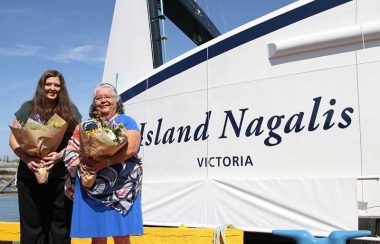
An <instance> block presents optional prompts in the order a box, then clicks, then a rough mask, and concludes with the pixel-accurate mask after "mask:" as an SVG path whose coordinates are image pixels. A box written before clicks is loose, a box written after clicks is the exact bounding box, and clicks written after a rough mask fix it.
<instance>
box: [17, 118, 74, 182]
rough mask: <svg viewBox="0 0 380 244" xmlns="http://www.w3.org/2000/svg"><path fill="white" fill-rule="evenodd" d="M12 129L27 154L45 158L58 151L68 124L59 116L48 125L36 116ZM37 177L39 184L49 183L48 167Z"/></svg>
mask: <svg viewBox="0 0 380 244" xmlns="http://www.w3.org/2000/svg"><path fill="white" fill-rule="evenodd" d="M10 129H11V131H12V133H13V135H14V136H15V138H16V141H17V142H18V144H19V145H20V147H21V148H22V149H23V150H24V151H25V152H27V153H28V154H29V155H31V156H34V157H38V158H43V157H45V156H46V155H47V154H49V153H51V152H54V151H55V150H56V149H57V147H58V146H59V144H60V143H61V141H62V138H63V136H64V134H65V131H66V129H67V123H66V121H65V120H63V119H62V118H61V117H60V116H59V115H57V114H54V115H53V116H52V117H51V118H50V119H49V120H48V121H47V122H46V123H43V122H42V121H41V120H40V117H39V115H35V116H34V119H31V118H28V120H27V121H26V122H25V123H20V126H19V127H17V128H16V127H12V126H10ZM35 175H36V178H37V181H38V183H39V184H44V183H47V181H48V177H49V172H48V171H47V169H46V167H40V168H38V171H36V172H35Z"/></svg>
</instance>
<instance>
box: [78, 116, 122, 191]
mask: <svg viewBox="0 0 380 244" xmlns="http://www.w3.org/2000/svg"><path fill="white" fill-rule="evenodd" d="M126 132H127V130H126V129H125V128H124V126H123V124H121V123H119V124H116V123H115V122H114V121H110V120H108V119H103V118H101V117H98V118H94V119H91V120H88V121H85V122H82V123H81V124H80V126H79V141H80V155H81V157H82V158H84V159H85V160H86V159H89V160H91V159H94V158H100V157H111V156H112V155H114V154H115V153H116V152H117V151H119V150H120V148H122V147H123V146H124V145H125V144H126V143H127V136H126ZM95 179H96V174H95V173H93V172H88V171H85V172H81V181H82V185H83V186H84V187H87V188H90V187H91V186H92V185H93V184H94V182H95Z"/></svg>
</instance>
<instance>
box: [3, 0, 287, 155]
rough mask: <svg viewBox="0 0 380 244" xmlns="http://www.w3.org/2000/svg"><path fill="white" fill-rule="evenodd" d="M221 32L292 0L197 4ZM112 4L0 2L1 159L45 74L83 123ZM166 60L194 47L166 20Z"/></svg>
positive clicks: (92, 0)
mask: <svg viewBox="0 0 380 244" xmlns="http://www.w3.org/2000/svg"><path fill="white" fill-rule="evenodd" d="M196 2H197V3H198V4H199V5H201V7H202V8H203V10H204V11H205V12H206V13H208V14H209V16H210V17H211V19H212V20H213V21H214V23H215V25H216V26H217V27H218V29H219V30H220V31H221V32H222V33H224V32H226V31H229V30H231V29H234V28H236V27H238V26H239V25H241V24H244V23H247V22H249V21H250V20H252V19H255V18H257V17H259V16H262V15H264V14H266V13H268V12H270V11H271V10H274V9H277V8H279V7H282V6H285V5H287V4H289V3H290V2H294V0H197V1H196ZM114 4H115V0H79V1H78V0H65V1H52V0H34V1H30V0H1V3H0V84H1V85H2V96H1V97H0V104H1V109H0V118H1V119H0V133H1V134H0V135H1V136H0V159H3V157H4V156H6V155H9V157H10V158H13V157H14V154H13V152H12V150H11V149H10V148H9V146H8V138H9V128H8V125H10V124H11V122H12V121H13V119H14V112H15V111H16V110H17V109H18V108H19V107H20V105H21V104H22V103H23V102H24V101H26V100H29V99H31V98H32V96H33V94H34V91H35V89H36V85H37V81H38V79H39V78H40V76H41V74H42V73H43V72H44V71H45V70H47V69H57V70H59V71H60V72H62V74H63V75H64V77H65V80H66V82H67V86H68V90H69V94H70V96H71V98H72V100H73V102H74V103H75V104H76V105H77V107H78V108H79V111H80V112H81V114H82V116H83V118H84V119H86V118H87V117H88V116H87V111H88V107H89V105H90V102H91V95H92V91H93V89H94V87H95V86H96V84H97V83H99V82H101V79H102V74H103V66H104V60H105V55H106V50H107V44H108V38H109V33H110V28H111V23H112V15H113V8H114ZM165 27H166V35H167V36H168V38H169V39H168V41H167V46H168V48H167V55H168V59H169V60H170V59H172V58H174V57H176V56H178V55H180V54H181V53H184V52H186V51H187V50H190V49H191V48H193V47H194V44H192V42H191V41H189V40H188V39H187V37H186V36H184V35H183V34H181V33H179V32H178V31H177V29H176V28H175V26H173V25H172V24H171V23H170V21H166V26H165Z"/></svg>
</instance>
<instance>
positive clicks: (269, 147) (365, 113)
mask: <svg viewBox="0 0 380 244" xmlns="http://www.w3.org/2000/svg"><path fill="white" fill-rule="evenodd" d="M379 11H380V2H379V1H374V0H352V1H350V0H334V1H333V0H330V1H327V0H315V1H298V2H296V3H294V4H292V5H289V6H287V7H285V8H282V9H280V10H277V11H275V12H273V13H271V14H269V15H267V16H264V17H262V18H259V19H257V20H254V21H252V22H250V23H248V24H246V25H244V26H241V27H239V28H237V29H235V30H233V31H230V32H228V33H226V34H224V35H222V36H220V37H218V38H216V39H214V40H212V41H210V42H208V43H206V44H204V45H201V46H199V47H197V48H195V49H194V50H191V51H190V52H188V53H186V54H184V55H182V56H180V57H178V58H176V59H175V60H172V61H170V62H169V63H166V64H164V65H163V66H161V67H159V68H158V69H155V70H152V71H149V70H151V69H152V68H151V66H150V67H147V69H148V72H147V73H146V74H145V75H141V78H140V77H139V76H138V75H136V76H135V77H138V78H134V79H132V80H128V79H127V78H126V76H127V75H125V76H123V75H121V76H118V81H117V82H118V88H119V92H120V95H121V97H122V99H123V102H124V104H125V108H126V112H127V113H128V114H130V115H131V116H132V117H134V118H135V119H136V120H137V121H139V123H140V124H141V131H142V136H143V141H142V147H141V151H140V154H141V156H142V158H143V164H144V186H143V211H144V223H145V224H150V225H179V224H185V225H188V226H215V225H221V224H232V225H234V226H237V227H241V228H243V229H245V230H252V231H264V232H266V231H271V230H273V229H307V230H310V231H311V232H312V233H315V234H322V235H324V234H326V233H329V232H330V231H331V230H335V229H357V228H358V216H379V215H380V207H379V206H380V194H379V190H380V185H379V182H378V181H376V180H359V181H358V180H357V178H358V177H359V178H364V179H365V178H368V176H373V175H375V178H376V175H379V173H380V163H379V162H380V153H379V152H380V150H379V148H380V140H378V138H379V135H380V130H379V126H378V121H379V117H380V113H379V108H380V98H379V96H378V91H379V90H380V82H379V77H380V17H379V15H378V13H379ZM119 24H120V23H119ZM116 25H117V24H116V23H115V20H114V23H113V27H112V28H117V26H116ZM112 43H113V42H112V33H111V40H110V46H111V47H112ZM109 50H110V48H109ZM133 58H136V59H137V58H138V57H136V56H134V57H133ZM111 61H112V62H113V63H117V62H115V59H113V56H112V53H110V51H109V53H108V56H107V62H108V64H107V63H106V69H105V74H104V77H105V78H104V79H105V81H109V80H110V79H112V80H113V77H115V75H116V74H122V73H123V72H124V73H125V71H123V67H122V65H119V66H120V67H117V68H115V66H113V68H109V67H110V65H109V62H111ZM116 61H117V60H116ZM120 62H121V61H120ZM119 64H122V62H121V63H119ZM107 65H108V66H107ZM107 67H108V68H107ZM131 68H132V69H133V67H128V68H126V69H131ZM124 77H125V78H124Z"/></svg>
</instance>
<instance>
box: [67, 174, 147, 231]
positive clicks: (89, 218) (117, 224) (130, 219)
mask: <svg viewBox="0 0 380 244" xmlns="http://www.w3.org/2000/svg"><path fill="white" fill-rule="evenodd" d="M143 231H144V230H143V220H142V212H141V193H140V194H139V195H138V197H137V198H136V199H135V201H134V202H133V204H132V206H131V208H130V209H129V211H128V213H127V214H126V215H124V216H123V215H122V214H120V213H119V212H117V211H116V210H114V209H112V208H109V207H106V206H104V205H103V204H102V203H100V202H97V201H95V200H93V199H91V198H90V197H89V196H88V195H87V194H86V193H85V192H84V191H83V190H82V187H81V183H80V181H79V178H78V177H76V179H75V193H74V206H73V216H72V221H71V232H70V236H71V237H73V238H90V237H110V236H127V235H142V234H143Z"/></svg>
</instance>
